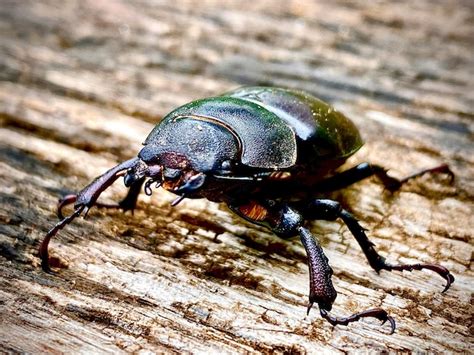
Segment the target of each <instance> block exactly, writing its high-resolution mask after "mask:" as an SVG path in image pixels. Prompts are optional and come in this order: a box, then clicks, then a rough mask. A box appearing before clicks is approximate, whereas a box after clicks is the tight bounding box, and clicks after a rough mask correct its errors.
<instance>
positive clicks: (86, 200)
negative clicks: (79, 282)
mask: <svg viewBox="0 0 474 355" xmlns="http://www.w3.org/2000/svg"><path fill="white" fill-rule="evenodd" d="M138 162H139V159H138V158H133V159H130V160H127V161H125V162H123V163H120V164H118V165H117V166H115V167H113V168H112V169H110V170H108V171H107V172H105V173H104V174H102V175H101V176H99V177H97V178H96V179H95V180H94V181H93V182H91V183H90V184H89V185H87V186H86V187H85V188H84V189H82V190H81V191H80V192H79V193H78V194H77V195H68V196H66V198H65V199H64V200H62V201H60V202H59V204H58V214H59V215H62V213H61V210H62V208H63V207H64V206H66V205H68V204H71V203H74V212H73V213H72V214H71V215H70V216H67V217H64V218H63V219H62V220H61V221H60V222H59V223H57V224H56V225H55V226H54V227H53V228H52V229H50V230H49V232H48V233H47V234H46V236H45V237H44V239H43V241H42V242H41V245H40V247H39V256H40V258H41V267H42V268H43V270H44V271H46V272H51V269H50V267H49V253H48V245H49V242H50V240H51V238H52V237H54V236H55V235H56V234H57V233H58V232H59V231H60V230H61V229H63V228H64V227H65V226H66V225H68V224H69V223H71V222H72V221H73V220H74V219H75V218H76V217H78V216H79V215H80V214H81V213H82V212H84V215H87V212H88V211H89V209H90V208H91V207H92V206H95V205H97V204H96V201H97V199H98V198H99V196H100V194H101V193H102V192H103V191H104V190H105V189H107V188H108V187H109V186H110V185H112V184H113V183H114V181H115V180H117V179H118V178H119V177H120V176H123V175H124V172H125V171H127V170H128V169H130V168H131V167H133V166H135V165H136V164H137V163H138ZM137 181H138V180H137ZM142 182H143V181H142ZM140 186H141V185H140ZM139 191H140V189H139V188H138V192H139ZM138 192H137V191H135V190H134V192H133V193H136V194H137V196H138ZM127 197H128V195H127ZM133 198H136V196H134V195H131V197H130V199H132V202H133ZM125 199H127V198H125Z"/></svg>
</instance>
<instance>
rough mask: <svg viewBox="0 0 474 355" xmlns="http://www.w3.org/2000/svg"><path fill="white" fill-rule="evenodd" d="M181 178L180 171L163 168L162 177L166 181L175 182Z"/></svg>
mask: <svg viewBox="0 0 474 355" xmlns="http://www.w3.org/2000/svg"><path fill="white" fill-rule="evenodd" d="M180 176H181V170H180V169H171V168H165V169H164V170H163V177H164V178H165V179H166V180H175V179H177V178H179V177H180Z"/></svg>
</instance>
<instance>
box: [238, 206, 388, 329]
mask: <svg viewBox="0 0 474 355" xmlns="http://www.w3.org/2000/svg"><path fill="white" fill-rule="evenodd" d="M231 208H232V209H233V210H234V211H235V212H237V213H238V214H239V215H241V216H242V217H244V218H245V219H246V220H248V221H251V222H254V223H256V224H261V225H266V226H267V227H270V228H271V229H272V231H273V232H274V233H275V234H276V235H278V236H281V237H283V238H287V237H292V236H295V235H299V236H300V239H301V243H302V244H303V246H304V248H305V250H306V255H307V256H308V268H309V302H308V309H307V313H308V314H309V311H310V310H311V308H312V306H313V304H314V303H317V304H318V306H319V309H320V312H321V316H322V317H323V318H324V319H326V320H327V321H328V322H329V323H331V324H332V325H348V324H349V323H351V322H356V321H358V320H360V319H361V318H364V317H375V318H377V319H380V320H382V321H383V322H384V323H385V321H387V320H388V321H389V322H390V324H391V328H392V333H393V331H394V330H395V321H394V320H393V318H392V317H390V316H389V315H388V314H387V312H386V311H384V310H383V309H380V308H375V309H370V310H366V311H363V312H360V313H356V314H353V315H351V316H349V317H345V318H337V317H334V316H332V315H330V314H329V313H328V312H329V311H330V310H331V309H332V305H333V303H334V301H335V299H336V297H337V292H336V290H335V289H334V286H333V284H332V280H331V278H332V274H333V271H332V269H331V267H330V266H329V261H328V258H327V257H326V255H325V254H324V251H323V249H322V247H321V245H320V244H319V242H318V241H317V240H316V239H315V238H314V237H313V236H312V234H311V233H310V231H309V230H308V229H306V228H304V227H303V223H304V220H303V217H302V215H301V214H300V213H299V212H298V211H296V210H294V209H293V208H291V207H289V206H288V205H285V204H282V205H280V204H277V203H275V202H273V201H265V202H264V203H259V202H257V201H251V202H250V203H246V204H243V205H240V206H237V207H236V206H232V207H231Z"/></svg>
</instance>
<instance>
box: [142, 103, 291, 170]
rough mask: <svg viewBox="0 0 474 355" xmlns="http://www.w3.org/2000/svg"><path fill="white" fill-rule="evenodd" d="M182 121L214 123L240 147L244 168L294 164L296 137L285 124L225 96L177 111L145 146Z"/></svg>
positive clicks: (275, 116)
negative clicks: (161, 132) (174, 123)
mask: <svg viewBox="0 0 474 355" xmlns="http://www.w3.org/2000/svg"><path fill="white" fill-rule="evenodd" d="M181 117H183V118H185V117H190V118H192V119H195V120H202V121H207V122H213V123H215V124H217V125H220V126H222V127H224V128H225V129H227V130H228V131H229V132H230V133H231V134H233V135H234V136H235V137H236V138H237V140H238V141H239V143H240V147H241V162H242V164H244V165H247V166H250V167H255V168H265V169H285V168H289V167H291V166H293V165H294V164H295V162H296V154H297V147H296V138H295V133H294V131H293V130H292V129H291V128H290V127H289V126H288V124H286V123H285V121H283V120H281V119H280V118H279V117H278V116H277V115H275V114H274V113H272V112H271V111H269V110H267V109H265V108H263V107H262V106H260V105H258V104H256V103H253V102H250V101H247V100H242V99H239V98H233V97H227V96H220V97H213V98H208V99H202V100H197V101H193V102H191V103H189V104H187V105H184V106H181V107H179V108H177V109H176V110H174V111H173V112H171V113H170V114H169V115H167V116H166V117H165V118H164V119H163V121H162V122H161V123H160V124H158V125H157V126H156V127H155V128H154V129H153V131H152V132H151V133H150V135H149V136H148V138H147V139H146V141H145V143H144V144H145V145H146V144H150V143H152V142H153V141H154V140H155V139H156V138H157V135H158V134H159V131H160V129H159V127H160V126H162V125H168V124H172V123H173V121H176V120H177V119H179V118H181Z"/></svg>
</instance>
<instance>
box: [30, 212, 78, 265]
mask: <svg viewBox="0 0 474 355" xmlns="http://www.w3.org/2000/svg"><path fill="white" fill-rule="evenodd" d="M85 209H86V206H79V207H77V208H76V209H75V210H74V212H73V213H72V214H71V215H70V216H67V217H65V218H63V219H62V220H61V221H59V222H58V223H57V224H56V225H55V226H54V227H53V228H51V229H50V230H49V231H48V233H47V234H46V236H45V237H44V239H43V241H42V242H41V245H40V247H39V250H38V253H39V257H40V259H41V268H42V269H43V270H44V271H45V272H47V273H50V274H52V273H53V271H52V270H51V267H50V265H49V252H48V245H49V241H50V240H51V238H52V237H54V236H55V235H56V234H57V233H58V232H59V231H60V230H61V229H63V228H64V227H65V226H66V225H68V224H69V223H71V222H72V221H73V220H74V219H75V218H76V217H78V216H79V215H80V214H81V213H82V212H83V211H84V210H85Z"/></svg>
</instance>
